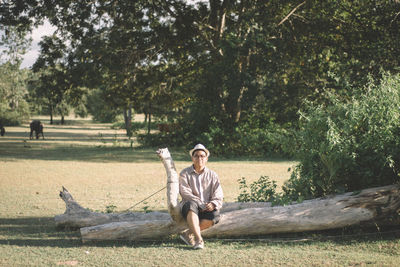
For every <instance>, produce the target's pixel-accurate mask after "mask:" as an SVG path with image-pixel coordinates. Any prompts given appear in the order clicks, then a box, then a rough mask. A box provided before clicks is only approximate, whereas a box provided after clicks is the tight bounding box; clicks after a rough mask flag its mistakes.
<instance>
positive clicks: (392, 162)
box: [283, 73, 400, 199]
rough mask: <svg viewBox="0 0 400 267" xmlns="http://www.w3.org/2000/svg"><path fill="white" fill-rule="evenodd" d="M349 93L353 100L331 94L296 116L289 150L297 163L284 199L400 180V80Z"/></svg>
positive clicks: (389, 79) (388, 78) (387, 78)
mask: <svg viewBox="0 0 400 267" xmlns="http://www.w3.org/2000/svg"><path fill="white" fill-rule="evenodd" d="M349 89H350V88H349ZM351 89H352V90H349V91H351V92H353V95H352V96H351V97H349V96H346V95H338V94H333V93H330V94H327V96H326V103H325V104H319V105H314V104H313V103H307V105H306V106H305V108H304V109H303V110H302V111H301V112H300V116H301V117H300V130H299V132H298V139H297V140H298V143H297V145H295V146H293V148H294V149H295V150H296V155H297V158H298V159H299V161H300V164H299V165H298V166H297V168H296V170H295V171H294V172H293V174H292V176H291V178H290V179H289V181H288V182H287V183H286V184H285V186H284V187H283V190H284V192H285V194H286V195H288V196H290V197H292V198H295V199H299V198H305V199H307V198H313V197H321V196H325V195H328V194H335V193H342V192H345V191H357V190H361V189H364V188H368V187H374V186H383V185H387V184H393V183H396V182H398V181H399V180H400V175H399V174H400V154H399V151H400V75H390V74H387V73H384V74H383V78H382V79H381V80H380V81H375V80H373V79H372V78H370V81H369V83H368V85H367V86H365V87H364V88H361V89H354V88H351Z"/></svg>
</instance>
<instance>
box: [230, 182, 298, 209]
mask: <svg viewBox="0 0 400 267" xmlns="http://www.w3.org/2000/svg"><path fill="white" fill-rule="evenodd" d="M238 182H239V189H240V191H241V192H240V194H239V196H238V198H237V200H238V201H239V202H271V204H272V205H286V204H288V203H290V202H291V199H290V198H288V197H287V196H286V195H284V194H282V193H278V192H276V188H277V184H276V182H275V181H271V180H270V178H269V177H268V176H261V177H260V178H259V179H258V180H257V181H254V182H253V183H251V184H250V186H248V185H247V181H246V178H244V177H242V178H241V179H238Z"/></svg>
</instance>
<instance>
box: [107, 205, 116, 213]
mask: <svg viewBox="0 0 400 267" xmlns="http://www.w3.org/2000/svg"><path fill="white" fill-rule="evenodd" d="M116 209H117V206H115V205H113V204H110V205H108V206H106V213H113V212H115V210H116Z"/></svg>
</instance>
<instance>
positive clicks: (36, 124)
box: [29, 120, 44, 139]
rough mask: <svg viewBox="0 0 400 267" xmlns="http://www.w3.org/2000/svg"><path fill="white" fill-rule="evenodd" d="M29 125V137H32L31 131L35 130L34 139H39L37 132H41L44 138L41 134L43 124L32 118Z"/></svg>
mask: <svg viewBox="0 0 400 267" xmlns="http://www.w3.org/2000/svg"><path fill="white" fill-rule="evenodd" d="M29 126H30V127H31V134H30V136H29V139H33V136H32V135H33V132H34V131H35V134H36V139H39V134H42V137H43V139H44V134H43V124H42V123H41V122H40V121H38V120H34V121H32V122H31V124H30V125H29Z"/></svg>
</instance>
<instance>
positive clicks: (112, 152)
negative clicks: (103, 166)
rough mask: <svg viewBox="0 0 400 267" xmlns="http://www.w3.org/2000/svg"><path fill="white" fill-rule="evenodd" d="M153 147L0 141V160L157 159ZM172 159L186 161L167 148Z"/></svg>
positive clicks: (98, 160) (89, 160) (183, 156)
mask: <svg viewBox="0 0 400 267" xmlns="http://www.w3.org/2000/svg"><path fill="white" fill-rule="evenodd" d="M156 150H157V148H133V149H132V148H130V147H118V146H115V147H114V146H88V145H83V146H79V145H70V146H65V145H62V144H60V145H58V144H54V143H51V142H49V143H47V142H36V143H32V142H31V143H29V144H28V145H27V144H24V143H22V142H7V143H0V160H1V161H14V160H21V159H36V160H61V161H63V160H65V161H88V162H158V161H160V159H159V158H158V156H157V154H156ZM170 151H171V153H172V154H173V157H174V160H178V161H179V160H188V156H185V153H182V152H175V151H172V150H171V149H170Z"/></svg>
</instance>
